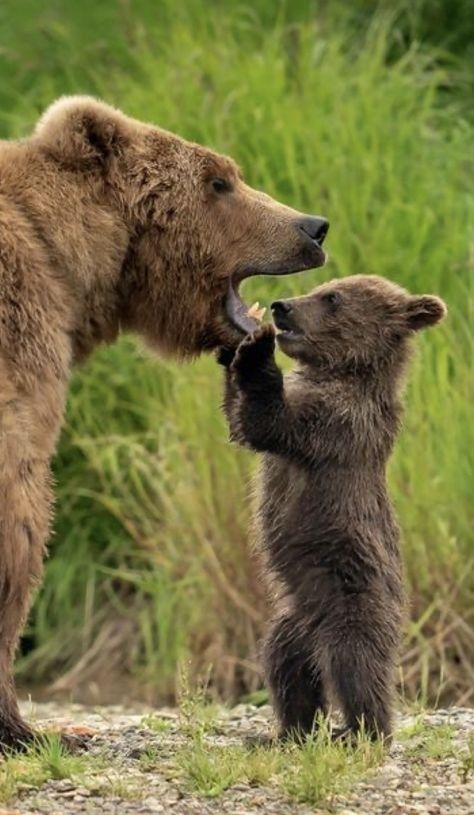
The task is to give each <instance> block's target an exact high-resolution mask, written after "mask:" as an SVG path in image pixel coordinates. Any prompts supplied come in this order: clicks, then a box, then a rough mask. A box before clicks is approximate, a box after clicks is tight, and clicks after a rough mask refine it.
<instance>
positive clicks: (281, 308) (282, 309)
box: [270, 300, 292, 317]
mask: <svg viewBox="0 0 474 815" xmlns="http://www.w3.org/2000/svg"><path fill="white" fill-rule="evenodd" d="M270 308H271V310H272V312H273V314H274V315H275V317H278V315H280V316H282V315H283V314H288V313H289V312H290V311H291V308H292V307H291V304H290V303H289V302H288V300H275V302H274V303H272V304H271V306H270Z"/></svg>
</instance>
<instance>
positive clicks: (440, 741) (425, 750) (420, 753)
mask: <svg viewBox="0 0 474 815" xmlns="http://www.w3.org/2000/svg"><path fill="white" fill-rule="evenodd" d="M455 735H456V728H455V727H454V725H451V724H444V725H430V724H426V723H425V722H423V721H422V720H421V719H418V720H417V721H415V723H414V724H413V725H411V726H410V727H407V728H405V729H404V730H401V731H399V732H398V733H397V738H398V739H399V740H400V741H403V742H405V743H406V747H405V754H406V755H407V756H408V758H412V759H415V760H423V759H437V760H440V759H444V758H451V757H452V756H455V755H456V754H457V748H456V745H455V743H454V737H455Z"/></svg>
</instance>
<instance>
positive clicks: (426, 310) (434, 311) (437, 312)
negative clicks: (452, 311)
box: [405, 294, 448, 331]
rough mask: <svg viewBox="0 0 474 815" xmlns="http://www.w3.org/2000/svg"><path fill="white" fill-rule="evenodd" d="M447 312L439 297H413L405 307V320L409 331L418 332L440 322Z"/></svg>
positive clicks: (428, 295)
mask: <svg viewBox="0 0 474 815" xmlns="http://www.w3.org/2000/svg"><path fill="white" fill-rule="evenodd" d="M447 313H448V310H447V308H446V304H445V303H444V302H443V300H441V298H440V297H435V296H434V295H432V294H422V295H419V296H418V295H414V296H413V297H410V299H409V300H408V303H407V305H406V311H405V315H406V320H407V324H408V328H409V329H410V330H411V331H420V330H421V329H422V328H428V327H429V326H430V325H436V323H439V321H440V320H442V319H443V318H444V317H445V316H446V314H447Z"/></svg>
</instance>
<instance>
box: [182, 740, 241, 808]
mask: <svg viewBox="0 0 474 815" xmlns="http://www.w3.org/2000/svg"><path fill="white" fill-rule="evenodd" d="M242 762H243V748H241V747H215V746H210V745H208V744H206V743H205V742H204V741H203V740H202V739H200V738H195V739H193V741H192V743H191V744H189V745H187V746H186V747H185V748H184V749H183V750H182V751H181V752H178V755H177V764H178V767H179V768H180V769H181V771H182V772H183V774H184V776H185V779H186V783H187V785H188V786H189V787H190V789H191V790H193V792H197V793H198V794H199V795H203V796H204V797H206V798H216V797H218V796H219V795H221V794H222V793H223V792H225V790H227V789H229V787H232V786H233V785H234V784H236V783H237V782H238V781H239V780H240V779H241V778H242Z"/></svg>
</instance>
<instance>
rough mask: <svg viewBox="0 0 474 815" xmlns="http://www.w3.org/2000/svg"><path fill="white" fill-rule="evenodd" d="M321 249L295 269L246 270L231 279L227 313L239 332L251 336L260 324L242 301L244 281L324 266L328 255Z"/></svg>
mask: <svg viewBox="0 0 474 815" xmlns="http://www.w3.org/2000/svg"><path fill="white" fill-rule="evenodd" d="M318 248H319V253H318V255H317V257H314V254H313V256H312V258H311V260H310V261H309V262H306V263H305V262H300V263H298V264H295V265H294V266H293V267H292V266H290V265H288V266H287V267H283V268H276V267H273V266H271V265H269V266H268V267H267V268H266V269H246V270H245V271H243V272H235V273H234V274H233V275H231V276H230V278H229V283H228V287H227V295H226V299H225V312H226V315H227V317H228V319H229V320H230V322H231V323H232V325H233V326H234V328H237V329H238V330H239V331H241V332H242V333H244V334H251V333H252V331H255V329H256V328H258V325H259V324H258V322H257V320H255V319H254V318H253V316H251V314H249V306H248V305H247V303H246V302H245V301H244V300H243V299H242V297H241V295H240V292H239V286H240V284H241V283H242V281H243V280H246V279H247V278H248V277H255V276H256V275H278V276H282V275H290V274H296V273H297V272H304V271H308V270H309V269H314V268H316V267H318V266H324V264H325V262H326V254H325V252H324V251H323V250H322V249H321V247H318Z"/></svg>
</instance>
